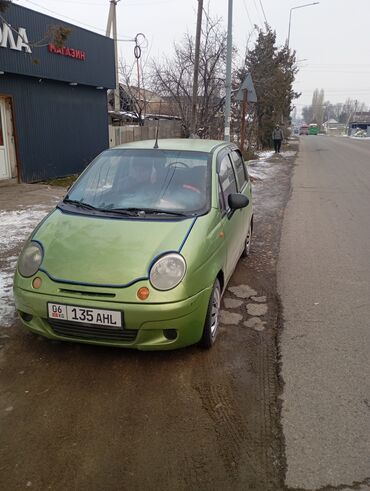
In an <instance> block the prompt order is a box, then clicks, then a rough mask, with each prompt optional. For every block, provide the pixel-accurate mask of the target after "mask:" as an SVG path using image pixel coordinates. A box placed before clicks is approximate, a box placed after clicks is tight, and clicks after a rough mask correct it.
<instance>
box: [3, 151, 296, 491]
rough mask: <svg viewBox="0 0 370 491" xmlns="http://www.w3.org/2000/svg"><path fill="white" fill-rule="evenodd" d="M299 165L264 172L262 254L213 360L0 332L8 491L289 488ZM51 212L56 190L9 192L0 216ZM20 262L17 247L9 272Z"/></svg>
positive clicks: (259, 192) (259, 191) (248, 267)
mask: <svg viewBox="0 0 370 491" xmlns="http://www.w3.org/2000/svg"><path fill="white" fill-rule="evenodd" d="M293 160H294V152H292V151H290V152H287V153H286V154H285V155H284V154H283V155H282V156H280V157H274V158H273V159H272V160H271V162H269V163H267V164H266V163H261V164H260V165H259V164H258V163H255V164H252V165H253V167H254V170H255V173H256V176H257V174H258V176H257V177H256V178H255V179H254V184H253V189H254V196H255V200H254V203H255V233H254V244H253V247H252V254H251V256H250V258H249V259H248V260H242V261H240V263H239V265H238V267H237V270H236V271H235V274H234V275H233V278H232V280H231V283H230V285H229V286H230V289H229V290H228V291H227V292H226V294H225V296H224V303H223V312H222V327H221V332H220V338H219V340H218V343H217V344H216V346H215V347H214V348H213V349H212V350H211V351H208V352H206V351H202V350H200V349H199V348H198V347H192V348H187V349H183V350H180V351H176V352H170V353H169V352H164V353H142V352H132V351H128V350H118V349H107V348H101V347H92V346H87V345H78V344H69V343H63V342H51V341H49V340H46V339H43V338H41V337H38V336H35V335H33V334H31V333H29V332H27V331H26V330H24V329H23V328H22V327H21V325H20V323H19V321H16V320H14V321H13V322H12V325H11V326H8V327H6V326H0V489H4V490H5V489H6V490H9V491H13V490H18V489H20V490H21V489H36V490H48V489H51V490H61V491H65V490H68V491H69V490H78V491H83V490H89V491H94V490H97V491H103V490H104V491H111V490H117V491H118V490H119V491H122V490H130V491H131V490H140V491H141V490H156V491H157V490H161V491H165V490H171V491H172V490H173V489H176V490H212V491H214V490H222V491H223V490H233V491H234V490H242V491H245V490H254V491H276V490H278V489H282V483H283V474H284V467H283V465H284V461H283V459H282V455H283V445H282V440H281V438H280V437H281V431H280V424H279V406H278V394H279V379H278V370H277V351H276V348H277V345H276V332H277V330H276V327H277V319H278V302H277V297H276V263H277V256H278V249H279V248H278V245H279V238H280V231H281V224H282V218H283V210H284V207H285V205H286V202H287V200H288V196H289V185H290V175H291V169H292V166H293ZM59 192H60V191H59ZM53 200H54V201H55V191H54V190H52V189H47V188H46V187H45V186H44V187H37V186H34V187H33V186H21V187H13V188H1V189H0V210H1V208H2V209H3V210H5V211H6V210H10V211H12V210H13V211H14V210H15V212H14V213H18V212H20V211H19V210H23V211H22V213H24V212H25V213H26V214H27V210H31V209H34V208H35V205H37V206H40V205H41V204H43V205H48V206H51V204H52V203H53ZM17 210H18V211H17ZM12 216H13V215H12ZM5 233H6V231H5ZM19 249H20V243H19V244H18V243H16V245H14V246H13V248H12V245H11V244H10V245H9V244H8V248H7V249H5V251H6V252H5V253H4V255H5V256H6V257H5V256H4V257H2V258H1V257H0V271H1V267H3V268H9V264H10V262H9V260H8V259H9V258H8V256H9V257H11V258H14V257H15V256H16V254H18V253H19ZM235 287H236V288H235ZM253 290H254V291H253ZM250 296H253V297H254V299H251V298H249V297H250Z"/></svg>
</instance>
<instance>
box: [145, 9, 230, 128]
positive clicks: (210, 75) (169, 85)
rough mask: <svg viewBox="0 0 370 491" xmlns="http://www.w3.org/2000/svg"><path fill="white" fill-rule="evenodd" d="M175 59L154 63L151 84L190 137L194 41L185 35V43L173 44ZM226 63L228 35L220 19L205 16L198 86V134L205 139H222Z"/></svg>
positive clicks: (188, 35) (191, 37)
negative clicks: (220, 133)
mask: <svg viewBox="0 0 370 491" xmlns="http://www.w3.org/2000/svg"><path fill="white" fill-rule="evenodd" d="M174 49H175V53H174V56H173V57H172V58H165V59H164V61H163V62H162V63H156V62H154V63H153V66H152V73H151V83H152V87H153V90H156V91H157V92H158V94H160V95H161V96H162V97H163V98H164V99H165V100H166V101H167V102H168V108H171V110H176V113H177V115H179V116H180V117H181V119H182V121H183V125H184V130H185V134H186V135H187V136H188V135H189V134H190V128H191V121H192V90H193V72H194V61H195V59H194V58H195V53H194V50H195V41H194V38H193V36H191V35H190V34H186V35H185V36H184V40H183V42H182V43H179V44H175V45H174ZM225 61H226V32H225V31H224V29H223V28H222V27H221V20H220V19H215V20H214V19H211V17H210V16H209V15H208V14H207V13H205V16H204V21H203V23H202V38H201V43H200V60H199V78H198V82H199V87H198V97H197V117H196V121H197V128H196V133H197V134H198V136H200V137H202V138H209V137H217V136H219V135H218V133H219V128H218V127H219V126H220V125H221V126H222V115H221V110H222V108H223V105H224V99H225V94H224V83H225V82H224V72H225V68H224V67H225Z"/></svg>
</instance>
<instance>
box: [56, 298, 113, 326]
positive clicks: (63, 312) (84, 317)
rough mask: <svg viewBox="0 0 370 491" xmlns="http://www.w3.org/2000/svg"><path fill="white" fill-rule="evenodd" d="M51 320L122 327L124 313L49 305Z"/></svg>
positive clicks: (57, 304)
mask: <svg viewBox="0 0 370 491" xmlns="http://www.w3.org/2000/svg"><path fill="white" fill-rule="evenodd" d="M48 315H49V318H50V319H57V320H61V321H69V322H81V323H83V324H95V325H100V326H107V327H122V313H121V312H119V311H117V310H105V309H90V308H88V307H78V306H77V305H64V304H60V303H48Z"/></svg>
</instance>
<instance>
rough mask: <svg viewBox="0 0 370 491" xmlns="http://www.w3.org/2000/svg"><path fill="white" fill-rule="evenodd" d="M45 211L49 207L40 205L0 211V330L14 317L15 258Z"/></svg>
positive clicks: (46, 211) (8, 324)
mask: <svg viewBox="0 0 370 491" xmlns="http://www.w3.org/2000/svg"><path fill="white" fill-rule="evenodd" d="M48 211H50V208H49V207H45V206H42V205H37V206H32V207H30V208H26V209H24V210H14V211H0V328H1V327H9V326H11V325H12V323H13V321H14V319H15V316H16V315H15V309H14V300H13V292H12V288H13V275H14V271H15V266H16V264H17V255H18V254H19V252H20V249H21V246H22V244H23V243H24V242H25V240H26V239H27V237H28V236H29V235H30V233H31V232H32V230H33V229H34V227H35V226H36V225H37V224H38V223H39V222H40V220H42V219H43V218H44V216H45V215H46V214H47V213H48Z"/></svg>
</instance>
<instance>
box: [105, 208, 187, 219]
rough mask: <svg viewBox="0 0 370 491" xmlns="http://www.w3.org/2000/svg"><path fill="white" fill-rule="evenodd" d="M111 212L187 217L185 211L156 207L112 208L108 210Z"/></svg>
mask: <svg viewBox="0 0 370 491" xmlns="http://www.w3.org/2000/svg"><path fill="white" fill-rule="evenodd" d="M109 211H111V212H117V213H125V212H127V213H134V214H135V215H137V216H140V215H147V214H148V215H172V216H177V217H189V215H188V214H186V213H181V212H180V211H167V210H158V209H157V208H132V207H131V208H113V209H111V210H109Z"/></svg>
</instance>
